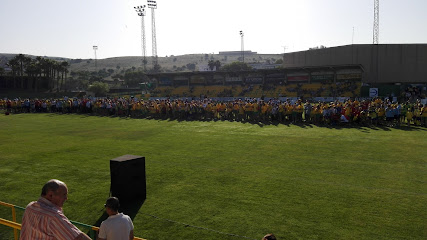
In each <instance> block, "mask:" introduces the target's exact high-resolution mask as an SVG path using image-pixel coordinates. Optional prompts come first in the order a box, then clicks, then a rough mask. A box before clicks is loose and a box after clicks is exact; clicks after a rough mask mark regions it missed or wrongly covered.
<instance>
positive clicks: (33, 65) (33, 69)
mask: <svg viewBox="0 0 427 240" xmlns="http://www.w3.org/2000/svg"><path fill="white" fill-rule="evenodd" d="M25 73H27V76H28V77H29V78H30V80H32V81H31V82H28V85H27V88H31V89H33V88H34V86H35V84H36V80H35V79H36V78H37V61H36V60H35V59H31V62H30V63H29V64H28V65H27V67H26V68H25ZM30 85H31V86H30Z"/></svg>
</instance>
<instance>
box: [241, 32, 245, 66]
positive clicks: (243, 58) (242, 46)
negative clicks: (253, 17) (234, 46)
mask: <svg viewBox="0 0 427 240" xmlns="http://www.w3.org/2000/svg"><path fill="white" fill-rule="evenodd" d="M244 36H245V34H244V33H243V31H240V38H241V42H240V51H241V53H242V62H245V47H244V44H243V37H244Z"/></svg>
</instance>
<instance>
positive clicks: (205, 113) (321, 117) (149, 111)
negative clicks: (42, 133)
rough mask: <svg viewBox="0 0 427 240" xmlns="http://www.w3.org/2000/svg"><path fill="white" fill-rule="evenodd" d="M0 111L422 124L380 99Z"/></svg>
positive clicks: (131, 102) (170, 102) (44, 102)
mask: <svg viewBox="0 0 427 240" xmlns="http://www.w3.org/2000/svg"><path fill="white" fill-rule="evenodd" d="M0 109H4V110H5V111H6V114H9V113H43V112H44V113H64V114H65V113H80V114H93V115H98V116H118V117H132V118H155V119H178V120H199V121H209V120H228V121H240V122H252V123H264V124H268V123H283V124H302V123H306V124H316V125H339V124H357V125H386V126H390V127H394V126H400V125H402V124H406V125H408V126H409V125H417V126H424V127H426V126H427V106H426V105H425V104H424V105H423V104H421V102H420V100H417V101H416V102H415V103H411V102H405V103H398V102H392V101H390V100H389V99H388V98H386V99H384V100H382V99H380V98H374V99H370V100H360V101H359V100H351V99H349V100H346V101H338V100H336V101H332V102H310V101H308V100H306V101H302V100H301V99H298V100H296V101H291V100H290V99H288V100H285V101H281V100H278V99H270V100H263V99H255V98H251V99H235V100H231V101H218V100H213V99H208V98H205V99H200V100H188V99H153V100H143V99H137V98H134V97H130V98H67V97H64V98H61V99H1V100H0Z"/></svg>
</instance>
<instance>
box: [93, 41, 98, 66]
mask: <svg viewBox="0 0 427 240" xmlns="http://www.w3.org/2000/svg"><path fill="white" fill-rule="evenodd" d="M96 50H98V46H93V51H94V52H95V71H96V72H98V65H97V62H96Z"/></svg>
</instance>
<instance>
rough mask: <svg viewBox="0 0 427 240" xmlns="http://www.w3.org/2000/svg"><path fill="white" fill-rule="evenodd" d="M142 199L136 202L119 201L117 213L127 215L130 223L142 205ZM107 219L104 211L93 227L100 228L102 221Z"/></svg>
mask: <svg viewBox="0 0 427 240" xmlns="http://www.w3.org/2000/svg"><path fill="white" fill-rule="evenodd" d="M144 202H145V200H144V199H142V200H141V199H137V200H124V201H120V208H119V212H122V213H123V214H126V215H128V216H129V217H130V218H131V219H132V221H133V220H134V219H135V217H136V214H138V211H139V209H140V208H141V207H142V205H143V204H144ZM107 218H108V214H107V213H106V212H105V211H104V212H103V214H102V215H101V217H99V219H98V220H97V221H96V222H95V223H94V224H93V226H97V227H99V226H101V223H102V221H104V220H105V219H107Z"/></svg>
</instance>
